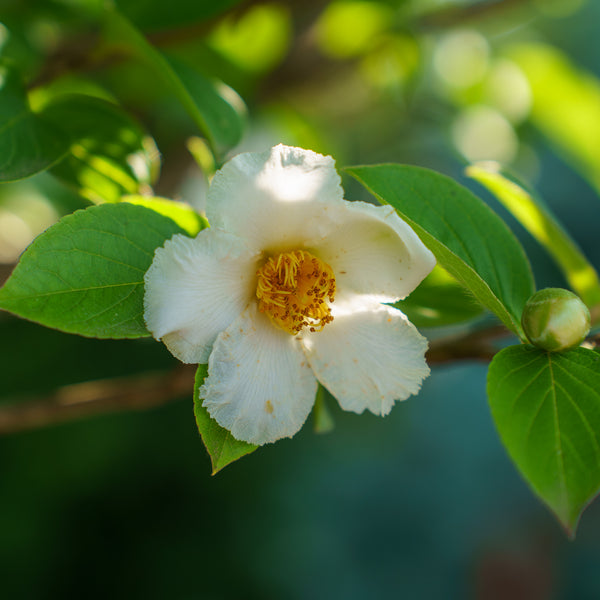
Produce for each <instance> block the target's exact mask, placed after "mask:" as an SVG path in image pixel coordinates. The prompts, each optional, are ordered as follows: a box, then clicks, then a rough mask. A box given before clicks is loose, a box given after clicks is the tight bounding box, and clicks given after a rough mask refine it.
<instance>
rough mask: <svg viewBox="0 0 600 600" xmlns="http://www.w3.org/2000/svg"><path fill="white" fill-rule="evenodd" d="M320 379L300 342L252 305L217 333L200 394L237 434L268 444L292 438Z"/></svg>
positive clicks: (222, 422) (257, 442)
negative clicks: (312, 369) (310, 366)
mask: <svg viewBox="0 0 600 600" xmlns="http://www.w3.org/2000/svg"><path fill="white" fill-rule="evenodd" d="M316 393H317V380H316V379H315V376H314V375H313V373H312V371H311V370H310V368H309V366H308V363H307V361H306V358H305V356H304V354H303V353H302V350H301V348H300V346H299V343H298V340H297V339H295V338H294V337H293V336H291V335H289V334H288V333H285V332H284V331H282V330H280V329H278V328H276V327H275V326H274V325H273V324H272V323H271V322H270V321H269V319H268V318H267V317H265V316H264V315H263V314H261V313H259V312H258V310H257V308H256V304H255V303H252V304H251V305H250V306H249V307H248V309H247V310H246V311H244V312H243V313H242V315H241V316H240V317H239V318H238V319H236V320H235V321H234V322H233V323H232V324H231V326H230V327H228V328H227V330H225V331H224V332H223V333H221V334H220V335H219V337H218V338H217V341H216V342H215V345H214V348H213V351H212V353H211V355H210V359H209V361H208V378H207V379H206V381H205V383H204V385H203V386H202V387H201V388H200V397H201V398H204V402H203V403H202V406H204V407H205V408H206V409H207V410H208V412H209V414H210V415H211V416H212V417H213V418H214V419H216V421H217V422H218V423H219V425H221V426H222V427H225V429H228V430H229V431H231V433H232V435H233V437H235V438H236V439H238V440H243V441H245V442H249V443H251V444H266V443H269V442H274V441H275V440H278V439H280V438H283V437H291V436H293V435H294V434H295V433H296V432H297V431H298V430H299V429H300V428H301V427H302V425H303V423H304V421H306V418H307V417H308V414H309V413H310V411H311V408H312V406H313V404H314V401H315V395H316Z"/></svg>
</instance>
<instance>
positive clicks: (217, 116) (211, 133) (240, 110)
mask: <svg viewBox="0 0 600 600" xmlns="http://www.w3.org/2000/svg"><path fill="white" fill-rule="evenodd" d="M106 37H107V40H108V41H109V43H111V44H113V45H117V46H119V47H120V48H122V47H123V46H125V48H126V50H127V51H129V52H130V53H131V54H132V56H134V57H136V58H137V59H138V60H140V61H142V62H144V63H145V64H146V65H148V66H149V67H150V68H151V69H153V70H154V72H155V73H156V75H157V76H158V77H159V78H160V82H161V84H162V85H165V86H167V88H168V89H169V90H170V91H171V93H172V94H173V95H174V96H175V97H176V98H177V99H178V100H179V101H180V102H181V104H182V106H183V107H184V108H185V110H186V111H187V113H188V114H189V115H190V117H191V118H192V119H193V120H194V122H195V123H196V125H197V126H198V127H199V129H200V130H201V131H202V133H204V135H205V136H206V137H207V139H208V140H209V142H210V143H211V145H212V147H213V149H214V150H215V151H216V152H217V153H221V154H222V153H224V152H226V151H227V150H229V149H230V148H232V147H234V146H235V145H236V144H237V143H238V142H239V141H240V139H241V137H242V132H243V127H244V120H245V112H246V110H245V106H244V103H243V101H242V99H241V98H240V97H239V96H238V95H237V94H236V92H235V91H234V90H232V89H231V88H229V87H228V86H226V85H225V84H224V83H222V82H214V81H211V80H209V79H208V78H206V77H205V76H204V75H202V73H200V72H199V71H198V70H196V69H195V68H193V67H191V66H189V65H188V64H186V63H184V62H182V61H180V60H178V59H176V58H167V57H166V56H164V55H163V54H162V53H161V52H159V51H158V50H157V49H156V48H154V47H153V46H152V45H151V44H150V43H149V42H148V41H147V40H146V38H145V37H144V36H143V35H142V34H141V33H140V32H139V31H138V30H137V29H136V28H135V27H134V26H133V25H132V24H131V23H130V22H129V21H127V19H125V18H124V17H123V16H121V15H120V14H119V13H118V12H116V11H109V12H108V17H107V21H106Z"/></svg>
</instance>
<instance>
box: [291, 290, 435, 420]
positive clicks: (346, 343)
mask: <svg viewBox="0 0 600 600" xmlns="http://www.w3.org/2000/svg"><path fill="white" fill-rule="evenodd" d="M334 307H335V305H334ZM333 314H334V320H333V322H331V323H329V324H328V325H326V326H325V328H324V329H323V330H322V331H320V332H317V333H312V334H310V333H309V334H304V335H303V339H302V344H303V346H304V349H305V354H306V356H307V358H308V361H309V363H310V366H311V367H312V369H313V371H314V372H315V375H316V376H317V378H318V380H319V381H320V382H321V383H322V384H323V385H324V386H325V387H326V388H327V389H328V390H329V391H330V392H331V393H332V394H333V396H335V398H337V400H338V402H339V403H340V405H341V407H342V408H343V409H344V410H349V411H353V412H357V413H361V412H363V411H364V410H365V409H368V410H370V411H371V412H372V413H374V414H376V415H386V414H387V413H389V412H390V410H391V409H392V406H393V405H394V401H395V400H405V399H406V398H408V396H410V395H411V394H416V393H417V392H418V391H419V389H420V387H421V382H422V381H423V379H424V378H425V377H427V375H428V374H429V368H428V367H427V364H426V363H425V358H424V354H425V351H426V350H427V340H426V339H425V338H424V337H423V336H422V335H421V334H420V333H419V332H418V331H417V330H416V328H415V327H414V326H413V325H412V324H411V323H410V322H409V321H408V320H407V319H406V317H405V316H404V315H403V314H402V313H401V312H400V311H399V310H396V309H394V308H392V307H390V306H384V305H381V304H374V303H368V304H364V303H363V304H361V303H360V302H359V301H358V300H357V301H356V302H355V303H354V305H351V304H347V305H345V306H343V307H340V306H338V307H337V310H335V311H334V312H333Z"/></svg>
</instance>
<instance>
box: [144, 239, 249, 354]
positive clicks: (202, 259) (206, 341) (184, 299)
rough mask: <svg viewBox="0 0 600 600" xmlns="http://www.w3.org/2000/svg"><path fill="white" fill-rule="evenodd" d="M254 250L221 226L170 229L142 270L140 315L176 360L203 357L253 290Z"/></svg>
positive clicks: (243, 306) (245, 304)
mask: <svg viewBox="0 0 600 600" xmlns="http://www.w3.org/2000/svg"><path fill="white" fill-rule="evenodd" d="M256 261H257V256H256V255H255V254H253V253H251V252H250V251H249V250H248V249H247V247H246V246H245V245H244V244H243V242H242V241H241V240H240V239H239V238H237V237H235V236H233V235H231V234H229V233H226V232H224V231H219V230H218V229H212V228H211V229H205V230H203V231H201V232H200V233H199V234H198V236H197V237H196V238H194V239H192V238H189V237H186V236H184V235H175V236H173V238H172V239H171V240H169V241H167V242H166V244H165V245H164V247H163V248H158V249H157V250H156V253H155V254H154V260H153V261H152V265H151V266H150V269H149V270H148V271H147V273H146V276H145V278H144V280H145V296H144V319H145V320H146V325H147V327H148V329H149V330H150V332H151V333H152V335H153V336H154V337H155V338H156V339H157V340H160V339H162V341H163V342H164V343H165V345H166V346H167V348H168V349H169V350H170V351H171V353H172V354H174V355H175V356H176V357H177V358H179V360H181V361H183V362H187V363H205V362H206V361H207V360H208V356H209V354H210V350H211V348H212V345H213V343H214V341H215V339H216V337H217V334H218V333H219V332H221V331H223V330H224V329H225V328H227V327H228V326H229V325H230V323H231V322H232V321H233V320H234V319H235V318H236V317H237V316H238V315H239V314H240V313H241V312H242V311H243V310H244V308H246V306H247V305H248V303H249V302H250V300H251V299H252V297H253V295H254V287H255V280H256V277H255V275H256V268H257V267H256Z"/></svg>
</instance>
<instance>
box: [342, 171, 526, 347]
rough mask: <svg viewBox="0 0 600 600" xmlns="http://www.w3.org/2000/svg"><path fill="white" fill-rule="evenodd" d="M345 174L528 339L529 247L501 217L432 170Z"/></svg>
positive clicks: (514, 329) (457, 277) (439, 261)
mask: <svg viewBox="0 0 600 600" xmlns="http://www.w3.org/2000/svg"><path fill="white" fill-rule="evenodd" d="M345 170H346V171H347V172H348V173H350V175H352V176H353V177H355V178H356V179H357V180H358V181H360V182H361V183H362V184H363V185H364V186H365V187H366V188H367V189H368V190H369V191H370V192H371V193H372V194H374V195H375V196H376V197H377V198H378V199H379V200H380V201H381V202H383V203H385V204H390V205H391V206H393V207H394V208H395V209H396V212H397V213H398V214H399V215H400V216H401V217H402V218H403V219H404V220H405V221H407V223H409V224H410V226H411V227H412V228H413V229H414V230H415V232H416V233H417V235H418V236H419V237H420V238H421V240H422V241H423V243H424V244H425V245H426V246H427V247H428V248H429V249H430V250H431V251H432V252H433V253H434V254H435V257H436V259H437V261H438V263H439V264H440V265H441V266H442V267H443V268H444V269H446V271H448V272H449V273H450V274H451V275H452V276H453V277H454V278H455V279H456V280H457V281H459V282H460V283H461V284H462V285H464V286H465V287H466V288H467V289H468V290H469V291H470V292H471V293H472V294H473V296H475V298H476V299H477V300H478V301H479V302H481V304H483V305H484V306H485V307H486V308H488V309H489V310H491V311H492V312H494V313H495V314H496V315H497V316H498V317H499V318H500V320H501V321H502V322H503V323H504V324H505V325H506V326H507V327H508V328H509V329H510V330H511V331H513V332H514V333H516V334H517V335H519V336H520V337H521V338H522V339H524V335H523V330H522V328H521V322H520V321H521V312H522V311H523V306H524V305H525V302H526V300H527V298H529V296H531V294H533V292H534V291H535V285H534V282H533V275H532V273H531V267H530V265H529V262H528V260H527V257H526V256H525V253H524V251H523V248H522V247H521V245H520V244H519V242H518V241H517V239H516V238H515V237H514V235H513V234H512V233H511V231H510V230H509V229H508V227H507V226H506V225H505V224H504V222H503V221H502V220H501V219H500V217H498V216H497V215H496V214H495V213H494V212H492V210H491V209H490V208H489V207H488V206H486V205H485V204H484V203H483V202H482V201H481V200H480V199H479V198H477V196H475V195H473V194H472V193H471V192H469V191H468V190H467V189H466V188H464V187H462V186H461V185H459V184H458V183H456V182H455V181H453V180H452V179H450V178H449V177H446V176H444V175H440V174H439V173H436V172H434V171H430V170H429V169H423V168H420V167H411V166H406V165H396V164H386V165H372V166H359V167H349V168H347V169H345Z"/></svg>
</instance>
